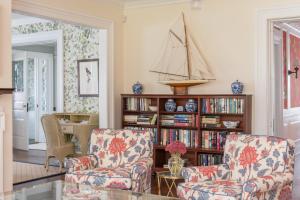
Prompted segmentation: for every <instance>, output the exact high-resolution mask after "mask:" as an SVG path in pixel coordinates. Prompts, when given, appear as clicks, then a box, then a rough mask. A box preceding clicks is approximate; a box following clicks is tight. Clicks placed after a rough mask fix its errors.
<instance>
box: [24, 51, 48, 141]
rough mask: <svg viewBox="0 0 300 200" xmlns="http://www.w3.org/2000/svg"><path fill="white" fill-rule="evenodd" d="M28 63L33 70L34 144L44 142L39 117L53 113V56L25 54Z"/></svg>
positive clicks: (34, 53) (33, 53)
mask: <svg viewBox="0 0 300 200" xmlns="http://www.w3.org/2000/svg"><path fill="white" fill-rule="evenodd" d="M27 60H28V63H29V62H30V63H32V64H33V65H34V69H35V74H36V76H35V82H36V84H35V85H36V87H35V93H36V96H35V102H36V103H35V108H32V109H34V111H35V114H36V115H35V117H36V128H35V129H36V131H35V142H46V139H45V134H44V130H43V127H42V123H41V117H42V116H43V115H45V114H49V113H52V112H53V55H52V54H46V53H36V52H27Z"/></svg>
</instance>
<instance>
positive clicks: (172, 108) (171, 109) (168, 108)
mask: <svg viewBox="0 0 300 200" xmlns="http://www.w3.org/2000/svg"><path fill="white" fill-rule="evenodd" d="M165 110H166V111H168V112H174V111H175V110H176V102H175V101H174V99H168V101H167V102H166V103H165Z"/></svg>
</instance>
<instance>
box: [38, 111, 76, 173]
mask: <svg viewBox="0 0 300 200" xmlns="http://www.w3.org/2000/svg"><path fill="white" fill-rule="evenodd" d="M41 121H42V125H43V129H44V132H45V136H46V143H47V152H46V154H47V155H46V156H47V157H46V162H45V167H46V169H47V170H48V168H49V159H50V158H56V159H57V160H58V161H59V169H60V171H62V167H63V163H64V159H65V157H66V156H68V155H72V154H74V144H73V143H66V142H65V138H64V135H63V133H62V131H61V128H60V125H59V123H58V120H57V118H56V116H55V115H44V116H43V117H42V119H41Z"/></svg>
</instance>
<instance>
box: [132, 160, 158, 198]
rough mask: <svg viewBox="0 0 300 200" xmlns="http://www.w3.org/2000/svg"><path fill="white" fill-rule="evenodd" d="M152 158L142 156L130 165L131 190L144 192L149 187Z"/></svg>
mask: <svg viewBox="0 0 300 200" xmlns="http://www.w3.org/2000/svg"><path fill="white" fill-rule="evenodd" d="M152 164H153V160H152V158H143V159H140V160H138V161H137V162H136V163H134V164H133V165H132V169H131V178H132V191H134V192H140V193H142V192H145V191H146V190H148V189H149V188H150V187H151V167H152Z"/></svg>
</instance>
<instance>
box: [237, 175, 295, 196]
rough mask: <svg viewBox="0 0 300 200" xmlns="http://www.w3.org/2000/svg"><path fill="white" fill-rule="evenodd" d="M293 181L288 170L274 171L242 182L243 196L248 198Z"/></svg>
mask: <svg viewBox="0 0 300 200" xmlns="http://www.w3.org/2000/svg"><path fill="white" fill-rule="evenodd" d="M292 182H293V174H292V173H290V172H274V173H273V174H271V175H267V176H261V177H257V178H252V179H250V180H248V181H246V182H245V183H244V184H243V198H242V199H249V198H250V197H251V196H252V195H253V194H255V193H263V192H268V191H271V190H274V189H279V188H282V187H284V186H285V185H288V184H290V183H292Z"/></svg>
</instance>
